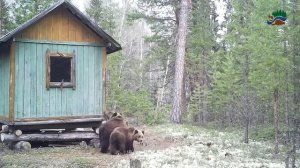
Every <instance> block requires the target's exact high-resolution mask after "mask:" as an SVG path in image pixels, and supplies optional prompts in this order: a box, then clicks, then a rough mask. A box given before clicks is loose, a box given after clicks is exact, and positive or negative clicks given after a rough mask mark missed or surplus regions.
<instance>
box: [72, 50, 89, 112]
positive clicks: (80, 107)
mask: <svg viewBox="0 0 300 168" xmlns="http://www.w3.org/2000/svg"><path fill="white" fill-rule="evenodd" d="M84 56H85V55H84V46H78V49H77V53H76V75H77V79H76V82H77V87H76V92H77V95H78V97H77V101H76V102H77V103H75V102H73V103H74V108H75V107H76V109H77V110H76V114H75V115H77V116H79V115H83V114H84V112H85V111H84V109H85V103H84V88H85V87H86V85H85V82H84V68H85V67H84Z"/></svg>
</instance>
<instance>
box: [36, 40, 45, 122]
mask: <svg viewBox="0 0 300 168" xmlns="http://www.w3.org/2000/svg"><path fill="white" fill-rule="evenodd" d="M43 58H45V53H44V52H43V44H37V47H36V117H43V114H42V112H43V96H44V95H43V88H44V87H45V84H44V83H43V76H45V73H43V72H44V71H43V69H45V68H44V66H45V63H44V62H43Z"/></svg>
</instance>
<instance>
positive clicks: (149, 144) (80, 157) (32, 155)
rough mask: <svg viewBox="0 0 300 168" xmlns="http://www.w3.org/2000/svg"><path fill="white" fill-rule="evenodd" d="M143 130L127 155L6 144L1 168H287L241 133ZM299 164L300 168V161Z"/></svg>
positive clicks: (268, 146)
mask: <svg viewBox="0 0 300 168" xmlns="http://www.w3.org/2000/svg"><path fill="white" fill-rule="evenodd" d="M140 128H142V129H144V130H145V138H144V143H143V144H139V143H137V142H135V149H136V151H135V152H134V153H131V154H126V155H115V156H113V155H110V154H102V153H100V152H99V149H96V148H93V147H90V146H86V145H82V144H81V145H72V146H68V147H47V148H45V147H44V148H36V149H32V150H30V151H27V152H14V151H11V150H9V149H7V148H6V147H5V146H4V145H3V144H1V143H0V167H5V168H10V167H13V168H19V167H20V168H21V167H28V168H35V167H47V168H52V167H53V168H56V167H61V168H73V167H74V168H89V167H91V168H94V167H99V168H102V167H116V168H126V167H128V168H129V160H130V159H138V160H140V161H141V163H142V167H145V168H151V167H153V168H157V167H163V168H169V167H170V168H171V167H176V168H181V167H187V168H192V167H195V168H196V167H197V168H198V167H204V168H205V167H207V168H210V167H217V168H219V167H220V168H221V167H226V168H227V167H247V168H248V167H249V168H256V167H257V168H267V167H269V168H277V167H278V168H282V167H284V156H283V155H278V156H277V157H274V155H273V154H272V153H273V146H272V143H271V142H254V141H250V143H249V144H248V145H247V144H244V143H242V136H241V135H242V134H241V133H239V132H237V131H234V132H232V131H226V132H224V131H216V130H213V129H205V128H202V127H197V126H186V125H179V126H178V125H170V124H169V125H159V126H143V127H140ZM297 164H298V166H300V163H299V159H298V160H297Z"/></svg>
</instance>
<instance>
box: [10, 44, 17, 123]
mask: <svg viewBox="0 0 300 168" xmlns="http://www.w3.org/2000/svg"><path fill="white" fill-rule="evenodd" d="M15 51H16V42H14V41H13V42H12V44H11V46H10V54H9V57H10V78H9V120H10V121H13V120H14V115H15V114H14V113H15V80H16V78H15V74H16V73H15V70H16V69H15V65H16V63H15V62H16V60H15V58H16V57H15V53H16V52H15Z"/></svg>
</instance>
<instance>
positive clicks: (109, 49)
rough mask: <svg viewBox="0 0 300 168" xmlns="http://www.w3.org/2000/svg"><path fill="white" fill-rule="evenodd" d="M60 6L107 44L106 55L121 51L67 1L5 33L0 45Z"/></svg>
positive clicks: (115, 43)
mask: <svg viewBox="0 0 300 168" xmlns="http://www.w3.org/2000/svg"><path fill="white" fill-rule="evenodd" d="M60 6H64V7H65V8H67V9H68V10H70V12H71V13H72V14H73V15H74V16H75V17H77V18H78V19H79V20H80V21H81V22H82V23H83V24H84V25H86V26H87V27H88V28H90V29H91V30H93V31H94V32H95V33H96V34H97V35H99V36H100V37H102V38H103V39H104V40H105V41H106V42H107V47H106V49H107V50H106V52H107V53H108V54H110V53H113V52H116V51H119V50H121V49H122V48H121V45H120V44H119V43H118V42H117V41H116V40H114V39H113V38H112V37H111V36H109V35H108V34H107V33H105V32H104V31H103V30H102V29H101V28H100V27H99V26H98V25H97V24H95V23H94V22H92V21H91V20H90V19H89V18H88V17H86V16H85V15H84V14H83V13H82V12H81V11H80V10H79V9H77V8H76V7H75V6H74V5H72V4H71V3H70V2H68V1H67V0H61V1H59V2H57V3H55V4H54V5H52V6H51V7H49V8H48V9H46V10H45V11H43V12H41V13H40V14H38V15H37V16H35V17H33V18H32V19H30V20H29V21H27V22H25V23H24V24H22V25H21V26H19V27H17V28H16V29H15V30H13V31H11V32H9V33H7V34H6V35H5V36H3V37H1V38H0V44H1V43H4V42H7V41H9V40H11V39H12V38H14V37H15V36H16V35H17V34H18V33H20V32H22V31H23V30H25V29H26V28H28V27H29V26H31V25H33V24H35V23H37V22H38V21H40V20H41V19H43V18H44V17H45V16H46V15H47V14H49V13H50V12H52V11H53V10H55V9H56V8H58V7H60Z"/></svg>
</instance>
